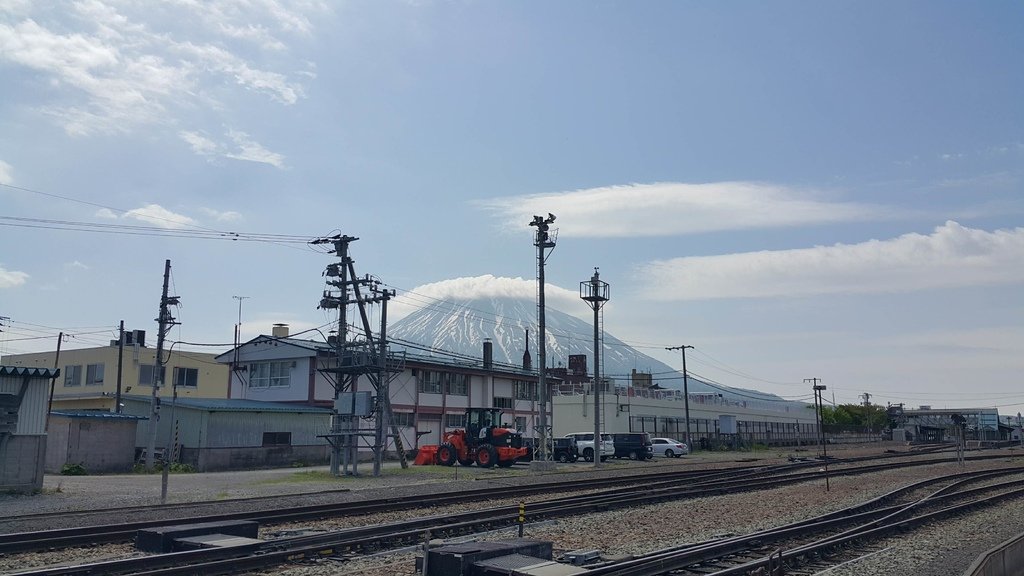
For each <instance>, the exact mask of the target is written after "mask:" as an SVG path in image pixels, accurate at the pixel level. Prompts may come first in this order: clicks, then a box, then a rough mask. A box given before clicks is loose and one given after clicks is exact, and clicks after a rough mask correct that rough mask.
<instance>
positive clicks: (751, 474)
mask: <svg viewBox="0 0 1024 576" xmlns="http://www.w3.org/2000/svg"><path fill="white" fill-rule="evenodd" d="M998 457H999V456H976V457H975V458H978V459H989V458H998ZM877 459H879V458H876V457H869V458H853V459H848V460H833V461H830V464H831V465H832V466H833V470H832V472H831V474H832V475H837V474H840V473H845V474H849V473H868V472H874V471H878V470H884V469H887V468H892V467H896V466H906V465H923V464H931V463H936V462H946V461H951V459H938V460H926V461H910V462H904V461H903V459H900V460H901V461H900V463H898V464H897V463H883V464H876V465H873V466H869V467H861V468H860V469H859V471H845V472H843V469H841V468H838V469H837V468H835V467H836V466H843V465H845V466H850V465H853V464H856V463H858V462H864V461H873V460H877ZM890 459H891V458H888V457H885V458H881V460H883V461H888V460H890ZM821 465H822V462H820V461H802V462H795V463H788V464H781V465H774V466H750V467H739V468H729V469H724V470H711V471H707V470H705V471H697V470H684V471H671V472H661V473H655V474H651V473H647V474H639V475H629V476H616V477H603V478H591V479H586V480H578V481H574V482H572V483H571V486H572V490H574V491H587V490H605V492H606V493H608V494H611V493H613V492H614V491H619V492H629V491H632V490H633V489H634V487H635V486H643V488H644V489H645V490H647V491H650V492H651V494H652V499H653V500H652V501H656V499H657V498H658V497H663V498H666V499H668V498H671V499H676V498H680V497H700V496H705V495H709V494H710V495H713V494H723V493H727V492H736V491H742V490H752V489H763V488H768V487H772V486H778V485H784V484H789V483H795V482H801V481H806V480H812V479H815V478H817V477H820V476H821V475H822V473H821V472H800V471H801V470H805V469H808V468H817V467H820V466H821ZM751 479H757V480H756V481H753V482H752V481H751ZM565 489H566V483H565V482H564V481H557V482H543V483H537V484H530V485H522V486H504V487H502V495H503V497H505V498H524V497H528V496H534V495H538V494H548V493H552V492H558V491H564V490H565ZM493 498H494V488H492V487H485V488H479V489H474V490H465V491H457V492H448V493H437V494H431V495H427V496H420V495H418V496H408V497H401V498H388V499H376V500H372V501H355V502H342V503H333V504H318V505H307V506H294V505H293V506H288V507H285V508H270V509H266V510H245V511H235V512H228V513H208V514H197V513H195V511H196V510H201V509H200V508H195V507H194V506H185V507H173V508H170V509H169V507H165V506H155V507H151V508H149V509H148V510H151V511H153V510H156V511H159V512H160V514H158V515H157V516H158V517H157V518H154V519H149V520H142V521H136V522H124V523H116V524H89V523H87V522H86V521H85V518H86V516H84V515H80V516H79V518H78V522H77V524H78V525H77V526H76V527H74V528H63V529H54V530H42V531H30V532H12V533H6V534H0V554H13V553H19V552H31V551H35V550H53V549H58V548H67V547H75V546H93V545H98V544H109V543H116V542H128V541H131V540H132V539H134V537H135V534H136V533H137V532H138V531H139V530H141V529H146V528H153V527H156V526H166V525H168V524H185V523H201V522H220V521H230V520H252V521H257V522H259V523H260V524H261V525H273V524H281V523H288V522H299V521H309V520H319V519H324V518H340V517H350V516H362V515H368V514H376V513H385V512H392V511H397V510H408V509H410V508H420V509H426V508H434V507H445V506H452V505H458V504H464V503H466V502H474V501H480V500H492V499H493ZM140 510H146V508H140ZM170 510H175V511H178V512H182V511H184V512H186V513H189V514H188V516H182V517H177V518H176V517H175V516H174V515H173V514H170V513H169V512H170ZM116 512H117V513H118V515H119V516H120V517H124V516H125V515H126V514H128V512H126V511H124V510H117V511H116ZM54 516H62V515H61V514H45V515H33V519H35V520H40V519H42V518H52V517H54ZM62 517H63V516H62ZM26 518H29V517H22V518H20V520H22V521H24V520H25V519H26ZM12 520H19V519H12Z"/></svg>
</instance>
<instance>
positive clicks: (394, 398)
mask: <svg viewBox="0 0 1024 576" xmlns="http://www.w3.org/2000/svg"><path fill="white" fill-rule="evenodd" d="M488 345H490V342H486V343H485V344H484V347H485V350H483V351H482V352H483V357H482V358H481V359H480V360H476V359H469V358H459V359H451V358H446V357H431V356H420V355H416V354H412V353H406V352H398V353H394V354H393V355H392V360H393V361H394V363H395V364H396V365H400V366H401V368H400V370H399V371H398V372H397V373H396V374H394V375H393V376H394V377H393V379H392V380H391V383H390V391H391V394H390V396H391V408H392V413H393V420H392V421H391V424H394V425H396V426H397V427H398V429H399V431H400V434H401V437H402V445H403V447H404V448H405V449H407V450H408V449H412V448H416V447H418V446H421V445H424V444H438V443H439V442H440V441H441V438H442V436H443V434H444V432H445V431H448V430H452V429H456V428H462V427H463V426H464V425H465V422H464V416H465V409H466V408H470V407H487V408H491V407H493V408H501V409H502V410H503V411H504V414H505V422H504V423H506V424H508V425H509V426H510V427H512V428H515V429H517V430H519V431H520V432H522V433H523V434H524V435H525V436H528V437H533V436H536V432H535V427H536V425H537V422H538V420H539V402H538V400H539V398H538V395H537V383H538V375H537V373H536V372H532V371H529V370H524V369H523V368H521V367H516V366H510V365H504V364H494V363H493V362H489V361H488V360H487V359H488V358H489V355H488V353H487V351H486V347H487V346H488ZM217 361H218V362H221V363H223V364H224V365H225V368H227V367H228V366H230V367H231V370H230V373H231V379H230V387H229V390H228V396H229V397H230V398H231V399H245V400H258V401H266V402H277V403H294V404H304V405H307V406H317V407H326V408H331V407H333V404H334V394H335V392H334V385H333V383H332V382H333V381H334V378H333V376H332V375H330V374H329V373H328V372H325V370H327V371H329V370H330V369H331V368H332V367H335V366H336V365H337V354H336V350H335V347H334V345H333V344H330V343H327V342H317V341H313V340H304V339H299V338H291V337H289V336H288V333H287V331H286V330H282V329H281V328H280V327H276V328H275V335H272V336H266V335H264V336H259V337H257V338H254V339H253V340H250V341H249V342H246V343H244V344H242V345H240V346H239V347H238V348H237V349H235V350H231V351H229V352H225V353H224V354H221V355H220V356H218V357H217ZM349 361H351V362H359V361H360V360H359V359H358V357H353V358H348V359H346V362H349ZM549 383H550V385H552V386H555V387H557V385H558V383H559V381H558V379H557V378H552V379H549ZM373 390H374V388H373V385H372V384H371V383H370V381H369V378H368V377H365V376H364V377H360V378H358V379H357V380H356V382H355V383H354V385H353V386H352V387H351V388H350V390H349V391H352V392H357V391H369V392H372V391H373ZM549 413H550V408H549ZM373 422H374V420H373V418H372V417H370V418H367V419H365V420H364V422H363V424H362V427H363V428H372V427H373V425H374V424H373ZM390 449H393V447H392V448H390Z"/></svg>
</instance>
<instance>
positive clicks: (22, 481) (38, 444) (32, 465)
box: [0, 435, 46, 493]
mask: <svg viewBox="0 0 1024 576" xmlns="http://www.w3.org/2000/svg"><path fill="white" fill-rule="evenodd" d="M45 454H46V436H45V435H25V436H22V435H13V436H8V437H7V440H6V442H3V446H2V447H0V491H3V492H25V493H33V492H38V491H39V490H42V488H43V459H44V457H45Z"/></svg>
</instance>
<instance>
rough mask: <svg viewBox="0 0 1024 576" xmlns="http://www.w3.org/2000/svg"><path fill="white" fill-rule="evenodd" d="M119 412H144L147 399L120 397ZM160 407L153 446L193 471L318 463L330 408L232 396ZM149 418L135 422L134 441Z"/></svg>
mask: <svg viewBox="0 0 1024 576" xmlns="http://www.w3.org/2000/svg"><path fill="white" fill-rule="evenodd" d="M124 404H125V408H124V411H125V413H128V414H136V415H140V416H141V415H147V414H149V410H150V399H149V398H146V397H139V396H130V397H126V398H124ZM173 412H174V415H173V420H174V422H176V424H177V425H176V426H172V425H171V421H172V416H171V404H170V402H165V403H164V404H163V406H162V407H161V408H160V413H161V414H160V416H161V417H160V418H159V420H158V422H157V423H156V425H157V432H156V445H157V446H158V447H160V448H166V447H169V448H170V449H171V452H170V453H171V457H172V459H174V460H175V461H177V462H181V463H183V464H188V465H190V466H193V467H194V468H195V469H196V470H198V471H203V472H209V471H214V470H242V469H252V468H268V467H275V466H292V465H295V464H297V463H303V464H315V465H320V464H324V463H326V461H327V458H328V454H329V447H328V445H327V443H326V442H325V441H324V440H323V439H322V438H318V437H317V436H318V435H321V434H326V433H327V432H329V431H330V427H331V411H330V410H329V409H327V408H317V407H313V406H307V405H302V404H286V403H279V402H260V401H256V400H238V399H213V398H209V399H200V398H188V399H181V398H179V399H178V400H177V401H176V402H175V404H174V410H173ZM152 424H153V423H152V422H151V421H144V422H140V423H139V427H138V433H137V436H136V441H135V445H136V446H137V447H139V448H142V447H144V446H146V445H148V443H149V435H150V431H151V429H152V428H151V426H152Z"/></svg>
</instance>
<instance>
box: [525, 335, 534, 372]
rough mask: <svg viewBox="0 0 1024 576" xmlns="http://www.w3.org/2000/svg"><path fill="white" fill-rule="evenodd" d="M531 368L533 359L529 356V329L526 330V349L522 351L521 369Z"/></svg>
mask: <svg viewBox="0 0 1024 576" xmlns="http://www.w3.org/2000/svg"><path fill="white" fill-rule="evenodd" d="M532 368H533V359H532V358H530V331H529V330H527V331H526V351H525V352H523V370H530V369H532Z"/></svg>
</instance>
